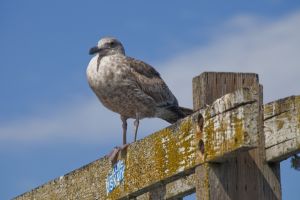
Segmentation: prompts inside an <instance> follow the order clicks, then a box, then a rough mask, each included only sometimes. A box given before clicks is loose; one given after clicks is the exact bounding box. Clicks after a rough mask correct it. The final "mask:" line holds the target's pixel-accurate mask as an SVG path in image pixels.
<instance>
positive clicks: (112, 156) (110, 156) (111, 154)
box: [106, 144, 129, 162]
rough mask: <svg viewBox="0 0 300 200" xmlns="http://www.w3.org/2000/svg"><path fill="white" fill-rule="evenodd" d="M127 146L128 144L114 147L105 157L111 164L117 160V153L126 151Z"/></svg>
mask: <svg viewBox="0 0 300 200" xmlns="http://www.w3.org/2000/svg"><path fill="white" fill-rule="evenodd" d="M128 146H129V144H123V145H122V146H121V147H119V146H116V147H114V148H113V150H112V151H111V152H109V154H107V155H106V157H107V158H108V159H109V160H110V161H111V162H112V161H114V160H115V159H116V158H117V156H118V154H119V152H121V151H122V150H124V149H126V148H127V147H128Z"/></svg>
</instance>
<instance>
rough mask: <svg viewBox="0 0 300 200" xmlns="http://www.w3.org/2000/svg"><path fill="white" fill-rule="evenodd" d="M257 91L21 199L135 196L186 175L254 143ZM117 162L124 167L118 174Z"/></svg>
mask: <svg viewBox="0 0 300 200" xmlns="http://www.w3.org/2000/svg"><path fill="white" fill-rule="evenodd" d="M256 95H257V94H256V92H255V91H252V90H250V89H247V88H244V89H240V90H237V91H236V92H234V93H231V94H227V95H225V96H223V97H222V98H220V99H218V100H217V101H215V102H214V103H213V105H212V106H207V107H206V108H203V109H201V110H199V111H197V112H196V113H194V114H193V115H191V116H189V117H187V118H185V119H183V120H180V121H179V122H177V123H175V124H173V125H171V126H169V127H167V128H165V129H162V130H160V131H158V132H156V133H154V134H151V135H149V136H148V137H146V138H144V139H142V140H139V141H137V142H135V143H133V144H131V145H129V146H128V147H127V149H126V150H124V151H123V152H121V154H120V155H119V158H118V160H120V162H118V165H117V166H116V165H114V163H111V162H110V161H109V160H108V159H107V158H102V159H100V160H97V161H95V162H93V163H91V164H88V165H87V166H84V167H82V168H80V169H78V170H75V171H73V172H71V173H69V174H67V175H65V176H62V177H60V178H57V179H55V180H53V181H50V182H49V183H47V184H45V185H43V186H40V187H38V188H36V189H34V190H32V191H31V192H28V193H25V194H23V195H21V196H19V197H17V198H16V199H28V197H30V198H31V197H32V198H35V199H95V198H96V199H130V198H132V197H137V196H140V195H142V194H143V193H145V192H148V191H150V190H151V189H153V188H155V187H158V186H159V185H162V184H167V183H170V182H172V181H175V180H177V179H179V178H181V177H185V176H187V175H188V174H191V173H192V172H193V169H194V168H195V167H196V166H198V165H200V164H202V163H205V162H221V161H223V160H225V158H226V157H230V156H233V155H235V153H236V152H238V151H242V150H247V149H250V148H254V147H256V145H257V133H258V128H257V126H258V125H257V119H258V110H259V108H258V103H257V101H256V99H257V96H256ZM117 168H119V169H122V170H124V171H122V170H121V173H120V174H118V175H114V173H115V170H117ZM117 171H118V170H117ZM109 174H110V176H109ZM111 177H112V178H114V177H116V180H117V181H115V182H114V181H113V182H114V184H115V185H114V188H113V189H112V188H110V186H108V185H107V180H110V178H111ZM108 183H110V182H108ZM108 188H110V189H108Z"/></svg>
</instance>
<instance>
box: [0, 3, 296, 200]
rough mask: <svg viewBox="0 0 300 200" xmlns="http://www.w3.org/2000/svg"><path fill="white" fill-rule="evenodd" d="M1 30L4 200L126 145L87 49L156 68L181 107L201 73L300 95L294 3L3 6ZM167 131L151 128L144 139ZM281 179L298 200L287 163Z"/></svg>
mask: <svg viewBox="0 0 300 200" xmlns="http://www.w3.org/2000/svg"><path fill="white" fill-rule="evenodd" d="M0 27H1V29H0V36H1V37H0V44H1V45H0V91H1V94H0V102H1V103H0V159H1V165H0V177H1V179H0V199H9V198H12V197H13V196H16V195H18V194H20V193H23V192H25V191H27V190H29V189H32V188H34V187H36V186H38V185H40V184H43V183H45V182H47V181H49V180H51V179H53V178H55V177H58V176H60V175H63V174H65V173H67V172H69V171H71V170H73V169H76V168H78V167H80V166H82V165H84V164H87V163H89V162H91V161H93V160H95V159H97V158H99V157H102V156H103V155H104V154H105V153H107V152H109V151H110V150H111V148H112V147H113V146H115V145H117V144H120V143H121V122H120V119H119V116H118V115H117V114H115V113H112V112H110V111H108V110H106V109H105V108H104V107H103V106H102V105H101V104H100V103H99V102H98V101H97V99H96V97H95V96H94V94H93V93H92V91H91V90H90V88H89V86H88V84H87V81H86V75H85V70H86V66H87V64H88V62H89V60H90V56H89V55H88V50H89V48H90V47H92V46H94V45H95V44H96V43H97V41H98V40H99V38H101V37H103V36H107V35H110V36H115V37H117V38H119V39H120V40H121V41H122V42H123V44H124V46H125V49H126V53H127V54H128V55H130V56H133V57H136V58H139V59H142V60H144V61H146V62H148V63H150V64H151V65H153V66H155V68H156V69H157V70H158V71H159V72H160V73H161V75H162V77H163V78H164V79H165V81H166V82H167V84H168V85H169V86H170V89H171V90H172V91H173V93H174V94H175V95H176V96H177V98H178V100H179V103H180V104H182V105H183V106H189V107H191V106H192V95H191V94H192V93H191V79H192V77H194V76H196V75H198V74H200V73H201V72H204V71H240V72H256V73H259V74H260V81H261V82H262V84H263V85H264V100H265V102H269V101H272V100H276V99H278V98H282V97H286V96H289V95H297V94H298V95H299V94H300V87H299V84H297V83H298V82H299V74H300V67H299V66H300V59H299V52H300V1H297V0H294V1H293V0H289V1H283V0H264V1H261V0H260V1H259V0H254V1H251V3H250V1H241V0H239V1H237V0H236V1H185V2H183V1H174V0H173V1H151V2H150V1H148V2H142V1H137V0H134V1H130V2H128V1H126V2H125V1H124V2H121V1H118V2H117V1H109V2H108V1H100V0H98V1H93V0H90V1H69V0H65V1H58V0H52V1H38V0H35V1H34V0H28V1H21V0H14V1H11V0H1V1H0ZM131 122H132V121H130V126H129V133H130V132H132V131H133V128H132V124H131ZM166 125H168V124H167V123H165V122H163V121H161V120H158V119H145V120H143V121H141V123H140V129H139V135H138V137H139V138H142V137H144V136H146V135H148V134H149V133H151V132H153V131H155V130H157V129H159V128H162V127H164V126H166ZM281 172H282V173H281V176H282V187H283V197H284V199H298V198H299V196H300V191H299V182H300V173H299V172H297V171H295V170H292V169H290V163H289V161H285V162H283V163H282V171H281ZM191 198H192V197H191Z"/></svg>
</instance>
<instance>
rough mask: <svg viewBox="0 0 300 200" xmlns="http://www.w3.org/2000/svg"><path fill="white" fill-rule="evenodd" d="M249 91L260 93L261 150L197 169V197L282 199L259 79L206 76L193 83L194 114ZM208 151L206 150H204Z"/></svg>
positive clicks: (240, 75)
mask: <svg viewBox="0 0 300 200" xmlns="http://www.w3.org/2000/svg"><path fill="white" fill-rule="evenodd" d="M243 87H249V88H251V89H252V90H255V91H257V92H258V94H259V95H258V98H259V99H258V102H259V104H260V106H259V107H260V111H259V119H258V120H259V143H258V147H257V148H256V149H253V150H249V151H247V152H241V153H239V154H238V155H237V156H236V157H234V158H229V159H228V160H227V161H225V162H222V163H205V164H204V165H200V166H198V167H196V170H195V173H196V196H197V199H198V200H200V199H201V200H208V199H210V200H211V199H222V200H223V199H243V200H244V199H249V200H253V199H256V200H258V199H262V200H263V199H268V200H269V199H281V186H280V165H279V163H273V164H268V163H267V162H266V159H265V158H266V156H265V138H264V133H263V110H262V108H263V106H262V105H263V91H262V87H261V86H260V85H259V80H258V75H257V74H252V73H215V72H205V73H203V74H201V75H200V76H197V77H195V78H194V79H193V102H194V110H198V109H200V108H202V107H205V106H206V105H207V104H208V105H210V104H212V102H213V101H215V100H216V99H217V98H220V97H221V96H223V95H225V94H227V93H231V92H233V91H235V90H237V89H240V88H243ZM204 149H205V146H204Z"/></svg>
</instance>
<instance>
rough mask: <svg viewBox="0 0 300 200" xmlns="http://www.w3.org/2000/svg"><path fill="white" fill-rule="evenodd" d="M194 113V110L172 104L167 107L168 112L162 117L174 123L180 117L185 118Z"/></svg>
mask: <svg viewBox="0 0 300 200" xmlns="http://www.w3.org/2000/svg"><path fill="white" fill-rule="evenodd" d="M192 113H193V110H191V109H189V108H184V107H178V106H172V107H168V108H167V112H165V114H164V115H163V116H161V118H162V119H164V120H165V121H167V122H169V123H171V124H173V123H175V122H177V121H178V120H179V119H182V118H185V117H186V116H188V115H190V114H192Z"/></svg>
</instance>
